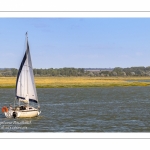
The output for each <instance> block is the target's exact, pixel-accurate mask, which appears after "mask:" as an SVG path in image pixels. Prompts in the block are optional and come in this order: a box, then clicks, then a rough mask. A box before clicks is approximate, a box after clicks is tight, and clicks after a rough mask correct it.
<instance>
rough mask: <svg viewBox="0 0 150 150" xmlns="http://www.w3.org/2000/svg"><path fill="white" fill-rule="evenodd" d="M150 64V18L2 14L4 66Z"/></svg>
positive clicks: (1, 65)
mask: <svg viewBox="0 0 150 150" xmlns="http://www.w3.org/2000/svg"><path fill="white" fill-rule="evenodd" d="M26 31H28V37H29V44H30V50H31V57H32V64H33V68H63V67H75V68H109V67H110V68H114V67H132V66H145V67H147V66H150V59H149V58H150V18H0V41H1V44H0V52H1V55H0V68H18V67H19V65H20V62H21V59H22V57H23V52H24V47H25V32H26Z"/></svg>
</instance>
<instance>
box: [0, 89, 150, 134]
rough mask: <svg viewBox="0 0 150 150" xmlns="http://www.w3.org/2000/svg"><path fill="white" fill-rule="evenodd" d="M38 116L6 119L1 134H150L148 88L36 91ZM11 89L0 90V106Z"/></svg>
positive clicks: (11, 95)
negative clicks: (39, 109)
mask: <svg viewBox="0 0 150 150" xmlns="http://www.w3.org/2000/svg"><path fill="white" fill-rule="evenodd" d="M37 93H38V97H39V102H40V106H41V111H42V113H41V115H40V116H38V117H36V118H32V119H31V118H22V119H21V118H17V119H7V118H5V117H4V115H3V114H2V113H0V132H149V131H150V87H111V88H50V89H37ZM13 101H14V89H0V107H1V108H2V106H4V105H6V106H7V105H9V104H10V103H12V104H13Z"/></svg>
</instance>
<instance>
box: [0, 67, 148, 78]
mask: <svg viewBox="0 0 150 150" xmlns="http://www.w3.org/2000/svg"><path fill="white" fill-rule="evenodd" d="M17 73H18V70H17V69H15V68H6V69H0V77H16V76H17ZM33 73H34V76H36V77H41V76H42V77H44V76H45V77H48V76H59V77H65V76H67V77H69V76H76V77H78V76H91V77H94V76H97V77H98V76H102V77H103V76H150V67H130V68H120V67H116V68H114V69H112V70H92V69H91V70H86V69H84V68H57V69H56V68H55V69H54V68H49V69H42V68H41V69H36V68H34V69H33Z"/></svg>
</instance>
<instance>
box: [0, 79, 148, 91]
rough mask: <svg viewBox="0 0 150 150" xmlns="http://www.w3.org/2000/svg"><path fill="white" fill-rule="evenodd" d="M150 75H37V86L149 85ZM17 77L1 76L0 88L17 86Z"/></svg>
mask: <svg viewBox="0 0 150 150" xmlns="http://www.w3.org/2000/svg"><path fill="white" fill-rule="evenodd" d="M145 80H150V77H35V84H36V87H37V88H62V87H65V88H68V87H113V86H149V85H150V82H146V81H145ZM15 83H16V77H0V88H15Z"/></svg>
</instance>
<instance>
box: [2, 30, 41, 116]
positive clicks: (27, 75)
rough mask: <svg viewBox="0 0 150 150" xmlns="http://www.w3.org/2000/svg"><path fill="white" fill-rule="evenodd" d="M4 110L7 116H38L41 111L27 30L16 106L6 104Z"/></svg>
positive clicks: (17, 86)
mask: <svg viewBox="0 0 150 150" xmlns="http://www.w3.org/2000/svg"><path fill="white" fill-rule="evenodd" d="M31 104H32V105H31ZM35 104H36V107H35ZM2 112H3V113H4V114H5V116H6V117H7V118H26V117H27V118H28V117H37V116H39V115H40V113H41V111H40V105H39V101H38V97H37V92H36V87H35V82H34V74H33V68H32V61H31V55H30V48H29V42H28V35H27V32H26V50H25V53H24V56H23V59H22V61H21V64H20V67H19V70H18V74H17V79H16V88H15V100H14V106H11V105H10V106H9V107H6V106H4V107H3V108H2Z"/></svg>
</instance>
